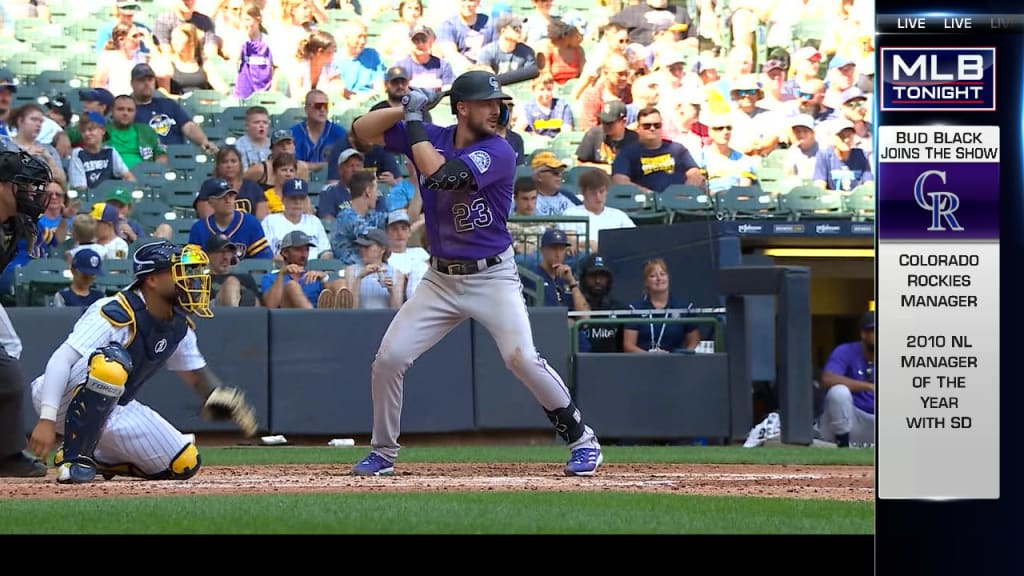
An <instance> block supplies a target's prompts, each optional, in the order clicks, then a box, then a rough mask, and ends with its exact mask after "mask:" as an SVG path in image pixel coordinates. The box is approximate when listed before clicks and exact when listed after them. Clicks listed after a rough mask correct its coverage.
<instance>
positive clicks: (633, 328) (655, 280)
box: [622, 258, 700, 352]
mask: <svg viewBox="0 0 1024 576" xmlns="http://www.w3.org/2000/svg"><path fill="white" fill-rule="evenodd" d="M643 275H644V297H643V298H642V299H641V300H639V301H637V302H634V303H632V304H630V305H629V308H630V310H650V312H649V313H647V314H644V315H642V316H641V318H652V319H662V318H664V319H669V318H676V317H678V313H670V312H668V310H672V309H676V310H679V309H683V308H688V307H689V306H688V305H685V304H683V303H682V302H681V301H680V300H678V299H677V298H676V297H675V296H673V295H672V293H671V292H670V291H669V276H668V266H667V265H666V264H665V261H664V260H662V259H661V258H655V259H654V260H650V261H648V262H647V263H646V264H644V270H643ZM659 310H661V311H663V312H659ZM698 344H700V330H698V329H697V327H696V326H694V325H692V324H683V323H679V322H647V323H643V322H637V323H636V324H627V325H626V327H625V329H624V330H623V333H622V351H623V352H678V351H683V350H693V349H695V348H696V347H697V345H698Z"/></svg>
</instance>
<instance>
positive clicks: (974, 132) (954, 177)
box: [877, 23, 1001, 499]
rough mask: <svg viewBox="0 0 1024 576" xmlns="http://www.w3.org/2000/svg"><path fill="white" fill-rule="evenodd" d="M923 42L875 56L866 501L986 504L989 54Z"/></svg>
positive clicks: (994, 314)
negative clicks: (872, 429)
mask: <svg viewBox="0 0 1024 576" xmlns="http://www.w3.org/2000/svg"><path fill="white" fill-rule="evenodd" d="M935 25H937V23H936V24H935ZM929 36H930V35H927V34H920V35H918V36H917V42H915V43H913V46H912V47H910V46H908V47H884V48H880V49H879V55H880V63H879V71H880V74H879V83H878V85H879V102H878V104H879V108H880V110H881V111H882V112H883V116H882V117H883V122H884V123H885V124H887V125H881V126H879V128H878V148H877V166H878V180H877V194H878V216H877V231H878V241H877V244H878V246H877V254H878V256H877V258H878V262H877V265H878V321H877V322H878V331H879V339H878V348H877V355H878V358H877V361H878V383H879V384H878V395H877V396H878V409H877V418H878V422H877V429H878V449H877V454H878V474H877V479H878V496H879V498H882V499H946V498H955V499H994V498H998V497H999V488H1000V486H999V444H1000V433H999V386H1000V379H999V218H1000V206H999V186H1000V164H999V163H1000V159H1001V158H1000V136H1001V130H1000V127H999V126H994V125H986V124H984V123H981V122H979V120H982V119H983V118H985V117H986V116H988V115H987V114H984V113H985V112H993V111H995V109H996V107H997V105H998V103H997V102H996V91H995V83H996V76H995V75H996V69H997V56H998V55H997V53H996V49H995V48H992V47H990V46H970V45H969V44H966V43H965V45H964V46H960V47H950V46H948V45H945V46H942V45H939V46H932V47H930V46H928V45H927V44H928V42H929ZM931 38H933V39H934V38H935V36H931ZM959 40H961V41H964V40H967V39H965V38H960V39H959ZM887 112H890V113H887ZM891 112H898V113H896V114H893V113H891ZM928 112H942V113H943V114H942V115H941V116H942V117H943V121H942V122H941V123H937V122H934V118H935V115H934V114H927V113H928ZM897 119H898V120H899V122H896V120H897ZM915 122H919V123H917V124H915Z"/></svg>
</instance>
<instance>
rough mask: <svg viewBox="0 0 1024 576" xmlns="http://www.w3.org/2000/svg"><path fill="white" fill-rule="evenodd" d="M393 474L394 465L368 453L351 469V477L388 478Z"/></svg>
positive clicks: (372, 453)
mask: <svg viewBox="0 0 1024 576" xmlns="http://www.w3.org/2000/svg"><path fill="white" fill-rule="evenodd" d="M394 473H395V464H394V463H393V462H389V461H388V460H387V459H386V458H384V457H383V456H381V455H380V454H377V453H376V452H370V454H369V455H368V456H367V457H366V458H363V459H362V460H360V461H359V463H358V464H356V465H355V466H353V467H352V475H353V476H390V475H392V474H394Z"/></svg>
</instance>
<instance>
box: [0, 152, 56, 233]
mask: <svg viewBox="0 0 1024 576" xmlns="http://www.w3.org/2000/svg"><path fill="white" fill-rule="evenodd" d="M52 180H53V174H52V173H51V172H50V166H49V164H47V163H46V162H44V161H42V160H40V159H39V158H36V157H35V156H32V155H30V154H28V153H27V152H25V151H23V150H19V151H12V150H0V182H13V183H14V184H15V188H16V192H15V199H16V201H17V208H18V213H20V214H24V215H26V216H29V217H30V218H32V219H33V220H36V219H38V218H39V216H40V215H41V214H42V213H43V212H45V211H46V205H47V204H48V203H49V199H50V195H49V194H46V193H45V192H44V191H43V188H44V187H45V186H46V185H47V184H49V183H50V182H51V181H52Z"/></svg>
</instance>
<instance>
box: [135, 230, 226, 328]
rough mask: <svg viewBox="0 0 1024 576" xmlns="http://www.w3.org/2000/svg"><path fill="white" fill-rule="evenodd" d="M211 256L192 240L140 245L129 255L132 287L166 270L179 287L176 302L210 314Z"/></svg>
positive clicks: (196, 312) (195, 312)
mask: <svg viewBox="0 0 1024 576" xmlns="http://www.w3.org/2000/svg"><path fill="white" fill-rule="evenodd" d="M209 266H210V259H209V257H208V256H207V255H206V252H204V251H203V249H202V248H200V247H199V246H197V245H195V244H186V245H185V246H184V247H179V246H177V245H175V244H172V243H170V242H168V241H166V240H157V241H155V242H150V243H148V244H143V245H142V246H139V249H138V250H136V251H135V254H133V255H132V276H133V280H132V283H131V284H130V285H129V286H128V287H129V288H135V287H136V286H137V285H138V284H139V282H141V281H142V280H143V279H144V278H145V277H146V276H148V275H150V274H154V273H156V272H163V271H167V270H169V271H170V272H171V277H172V278H173V279H174V283H175V284H176V285H177V287H178V305H179V306H181V307H182V309H184V310H185V311H186V312H191V313H193V314H195V315H197V316H202V317H204V318H210V317H212V316H213V312H212V311H211V310H210V282H211V280H210V271H209Z"/></svg>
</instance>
